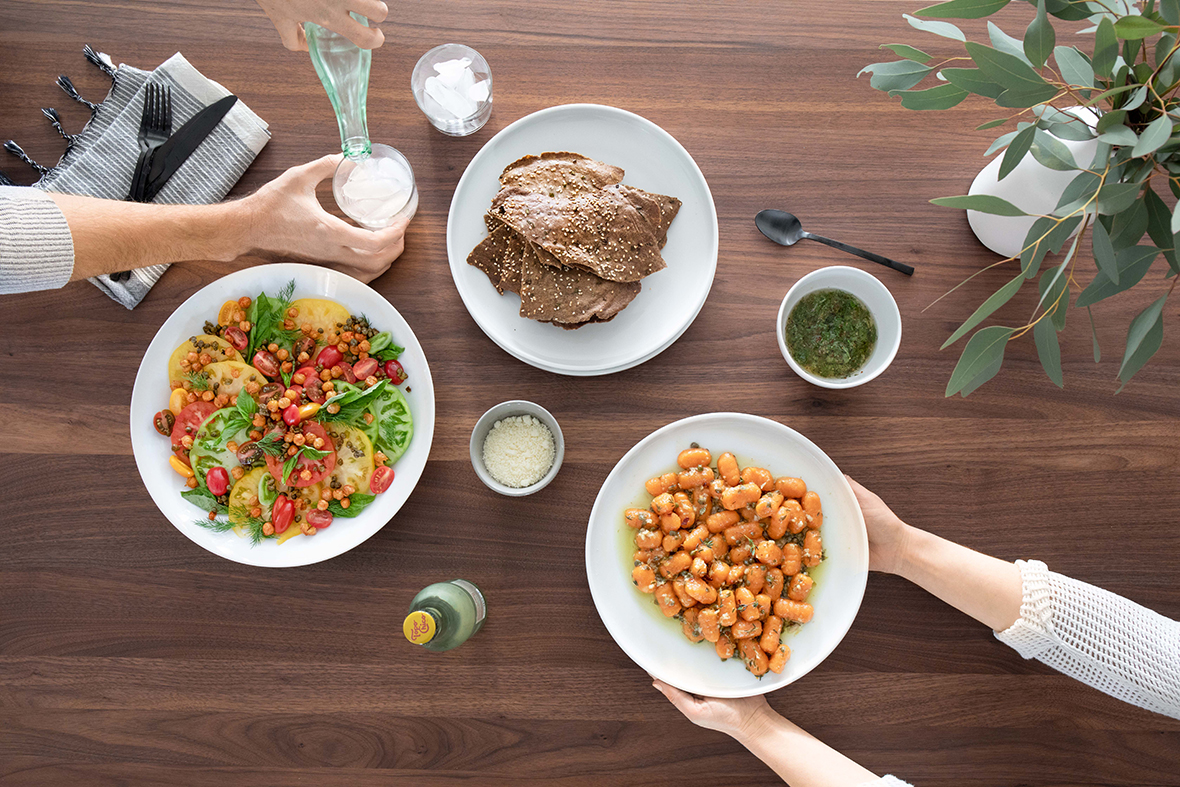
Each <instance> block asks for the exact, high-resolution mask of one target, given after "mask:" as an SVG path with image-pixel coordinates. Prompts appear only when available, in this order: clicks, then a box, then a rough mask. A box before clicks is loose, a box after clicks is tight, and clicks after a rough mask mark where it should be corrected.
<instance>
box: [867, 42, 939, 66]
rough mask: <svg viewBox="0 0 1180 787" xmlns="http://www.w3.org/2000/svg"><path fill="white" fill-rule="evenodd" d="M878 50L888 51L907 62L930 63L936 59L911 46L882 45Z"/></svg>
mask: <svg viewBox="0 0 1180 787" xmlns="http://www.w3.org/2000/svg"><path fill="white" fill-rule="evenodd" d="M877 48H878V49H888V50H891V51H892V52H893V54H895V55H897V56H898V57H904V58H905V59H906V60H913V61H914V62H915V63H929V62H930V61H931V60H933V59H934V57H933V56H932V55H928V54H926V53H925V52H923V51H922V50H921V49H917V48H915V47H912V46H910V45H909V44H881V46H879V47H877Z"/></svg>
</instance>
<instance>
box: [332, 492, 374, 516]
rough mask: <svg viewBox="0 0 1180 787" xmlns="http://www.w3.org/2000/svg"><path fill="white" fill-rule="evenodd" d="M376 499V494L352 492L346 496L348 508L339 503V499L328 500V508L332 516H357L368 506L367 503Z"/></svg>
mask: <svg viewBox="0 0 1180 787" xmlns="http://www.w3.org/2000/svg"><path fill="white" fill-rule="evenodd" d="M376 499H377V495H366V494H364V493H362V492H353V493H352V494H351V495H349V497H348V508H345V507H343V506H342V505H340V501H339V500H329V501H328V510H329V511H331V512H332V515H333V516H338V517H343V518H345V519H351V518H352V517H354V516H358V515H359V514H360V513H361V512H362V511H364V510H365V509H366V508H367V507H368V505H369V503H372V502H373V501H374V500H376Z"/></svg>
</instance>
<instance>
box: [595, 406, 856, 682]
mask: <svg viewBox="0 0 1180 787" xmlns="http://www.w3.org/2000/svg"><path fill="white" fill-rule="evenodd" d="M726 419H734V420H737V421H746V422H748V423H753V424H758V425H761V426H762V427H764V428H765V429H766V430H767V432H768V434H771V433H773V432H774V431H778V432H779V434H780V435H782V436H785V437H788V438H789V439H793V440H795V441H797V442H798V444H799V445H801V446H802V447H803V448H804V449H806V450H807V451H808V452H809V453H811V454H813V456H814V458H815V459H816V460H817V461H818V462H820V463H821V464H823V465H824V466H825V469H826V470H828V471H829V472H831V473H834V474H835V475H834V477H835V478H837V479H838V481H837V483H838V484H839V485H840V488H841V490H842V491H843V492H845V493H846V494H847V496H848V497H850V498H852V500H853V506H852V510H853V511H854V512H855V518H856V524H857V525H858V526H859V527H857V529H856V530H857V534H858V535H859V541H860V544H859V547H860V550H861V553H862V554H863V555H864V563H863V565H861V566H857V567H854V568H855V585H854V586H853V587H845V588H843V589H842V590H843V593H844V596H845V597H846V598H855V604H853V605H852V614H851V615H849V616H848V619H847V621H846V622H845V623H844V624H843V625H842V627H841V628H840V630H839V635H838V636H835V635H833V636H831V637H830V639H829V641H828V644H827V646H826V649H817V650H813V651H811V652H808V653H806V654H798V653H797V654H794V655H793V658H792V661H793V662H796V663H797V662H798V661H800V660H802V661H803V663H804V666H803V667H802V668H800V669H798V670H790V671H789V672H790V674H789V675H788V674H787V672H784V673H783V674H782V675H774V674H773V673H767V674H766V676H764V677H763V678H762V680H758V679H757V678H754V677H753V676H751V680H750V683H749V685H746V686H742V687H736V688H733V689H730V690H717V689H716V688H711V689H710V691H709V692H708V695H709V696H713V697H753V696H756V695H758V694H766V693H768V692H771V691H774V690H776V689H780V688H782V687H783V686H787V685H789V684H791V683H794V682H795V681H796V680H798V679H799V678H802V677H803V676H804V675H806V674H807V673H809V672H811V670H813V669H815V667H817V666H819V664H820V663H821V662H822V661H823V660H824V659H825V658H827V657H828V656H829V655H830V654H831V653H832V651H833V650H835V649H836V647H837V646H838V645H839V644H840V642H842V641H843V639H844V637H845V635H846V634H847V633H848V630H849V629H850V628H851V627H852V623H853V621H854V620H855V618H856V615H857V613H858V612H859V610H860V605H861V602H862V601H863V600H864V592H865V586H866V585H867V583H868V568H869V567H868V551H869V542H868V531H867V530H866V529H865V524H864V515H863V514H862V513H861V510H860V506H859V505H857V504H856V503H855V499H856V496H855V494H854V493H853V491H852V487H851V485H850V484H849V483H848V480H847V479H846V478H845V477H844V474H843V473H842V472H841V471H840V468H839V467H837V466H836V463H835V462H833V461H832V460H831V458H830V457H829V456H828V455H827V454H826V453H824V452H823V450H822V449H820V447H819V446H817V445H816V444H815V443H813V442H811V440H809V439H807V437H805V436H804V435H802V434H800V433H799V432H797V431H795V430H794V429H792V428H791V427H789V426H786V425H785V424H781V423H779V422H778V421H774V420H772V419H769V418H764V417H762V416H758V415H750V414H748V413H734V412H719V413H705V414H702V415H694V416H690V417H688V418H682V419H680V420H678V421H673V422H672V423H670V424H667V425H665V426H662V427H660V428H659V429H657V430H655V431H654V432H652V433H651V434H649V435H648V436H647V437H645V438H643V439H642V440H640V441H639V442H638V443H636V444H635V445H634V446H632V448H631V450H629V451H628V452H627V453H626V454H624V455H623V458H622V459H620V460H619V461H618V462H617V463H616V464H615V466H614V467H613V468H612V469H611V471H610V473H609V474H608V475H607V477H606V480H604V481H603V482H602V486H601V487H600V488H599V490H598V496H597V497H596V498H595V499H594V507H593V509H592V510H591V512H590V519H589V522H588V523H587V526H586V547H585V560H586V578H587V580H588V583H589V585H590V595H591V597H592V598H593V600H594V607H595V609H596V610H597V611H598V617H599V619H600V620H602V623H603V625H604V626H605V627H606V629H607V631H608V632H609V633H610V635H611V637H612V638H613V639H614V641H615V644H617V645H618V646H619V648H620V649H622V651H623V652H624V653H626V654H627V656H628V657H629V658H630V659H631V660H632V661H634V662H635V663H636V664H637V665H638V666H639V667H640V668H641V669H643V670H644V671H645V672H647V673H648V674H650V675H653V676H654V677H656V678H659V679H660V680H662V681H664V682H665V683H668V684H670V685H672V686H675V687H677V688H679V689H681V690H683V691H687V692H691V693H694V694H700V693H701V692H700V691H699V690H698V687H697V686H695V685H693V684H692V683H691V682H687V683H686V682H685V681H684V680H683V679H682V676H680V675H676V674H668V673H666V672H664V671H663V670H660V669H659V668H658V666H657V665H654V664H652V663H650V662H648V661H646V660H645V659H643V658H642V657H640V656H638V655H637V654H636V653H634V652H633V651H632V650H630V649H628V648H627V646H626V645H625V644H624V643H625V642H627V641H628V638H627V637H626V636H623V632H621V631H618V630H616V628H615V627H614V625H613V624H612V620H613V618H612V616H611V615H608V614H605V613H604V606H605V604H606V601H605V598H606V592H605V588H604V587H603V585H602V584H601V583H602V580H601V579H597V578H596V575H595V572H594V568H593V564H592V555H591V553H592V549H591V547H592V543H591V531H592V528H593V527H594V523H595V521H596V520H597V519H598V517H599V515H600V509H602V508H603V507H605V506H608V505H609V506H611V507H613V508H619V509H620V510H621V508H622V507H623V505H622V503H623V501H619V500H610V501H607V500H604V498H603V495H604V493H605V491H606V489H607V488H608V487H609V486H611V482H612V481H613V480H614V479H615V478H616V477H617V476H619V475H621V474H622V473H623V472H624V471H625V469H626V468H627V466H628V465H629V464H630V463H631V462H632V461H633V460H634V459H635V458H636V457H637V456H638V455H639V454H641V453H643V452H644V451H645V450H646V449H647V447H648V446H649V445H651V444H652V443H653V442H655V441H656V440H658V439H659V438H660V437H662V436H663V435H665V434H667V433H669V432H672V431H679V430H689V429H691V428H693V427H695V426H698V425H701V424H707V423H710V422H723V421H725V420H726ZM641 601H642V602H647V603H650V602H649V601H648V599H646V598H645V599H642V600H641ZM672 636H680V635H679V633H678V632H676V633H674V634H672ZM698 646H701V645H700V643H698ZM718 664H720V661H719V662H718Z"/></svg>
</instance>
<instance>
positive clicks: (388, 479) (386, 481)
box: [369, 467, 393, 495]
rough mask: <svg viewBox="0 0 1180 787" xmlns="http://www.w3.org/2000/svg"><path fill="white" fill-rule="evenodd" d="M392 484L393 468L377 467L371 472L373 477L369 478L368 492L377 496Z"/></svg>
mask: <svg viewBox="0 0 1180 787" xmlns="http://www.w3.org/2000/svg"><path fill="white" fill-rule="evenodd" d="M392 483H393V468H392V467H378V468H377V469H376V470H374V471H373V475H372V476H370V477H369V491H370V492H372V493H373V494H375V495H379V494H381V493H382V492H384V491H385V490H386V489H388V488H389V485H390V484H392Z"/></svg>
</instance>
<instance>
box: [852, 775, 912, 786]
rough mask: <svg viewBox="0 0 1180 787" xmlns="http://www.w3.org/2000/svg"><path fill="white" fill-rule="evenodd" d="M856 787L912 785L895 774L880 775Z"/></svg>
mask: <svg viewBox="0 0 1180 787" xmlns="http://www.w3.org/2000/svg"><path fill="white" fill-rule="evenodd" d="M856 787H913V785H911V784H910V783H909V782H903V781H902V780H901V779H899V778H897V777H896V776H882V777H881V778H880V779H877V780H876V781H874V782H865V783H864V784H858V785H857V786H856Z"/></svg>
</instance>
